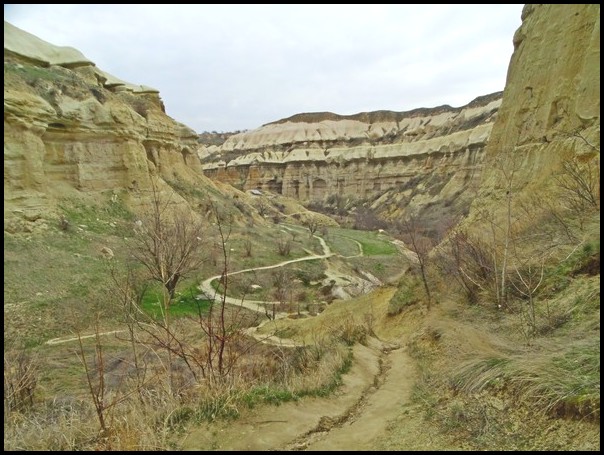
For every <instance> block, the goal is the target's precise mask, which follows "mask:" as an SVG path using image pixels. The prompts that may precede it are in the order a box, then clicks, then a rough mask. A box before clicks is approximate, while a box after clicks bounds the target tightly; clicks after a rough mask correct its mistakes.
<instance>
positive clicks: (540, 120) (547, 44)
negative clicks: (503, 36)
mask: <svg viewBox="0 0 604 455" xmlns="http://www.w3.org/2000/svg"><path fill="white" fill-rule="evenodd" d="M513 41H514V48H515V50H514V54H513V56H512V59H511V62H510V66H509V69H508V76H507V81H506V87H505V91H504V94H503V101H502V104H501V107H500V109H499V113H498V118H497V121H496V122H495V125H494V126H493V131H492V133H491V137H490V139H489V144H488V146H487V149H486V155H487V156H486V158H485V159H486V164H487V165H486V166H485V172H484V175H483V181H482V182H481V185H480V191H479V197H478V198H477V199H476V201H475V202H474V203H473V209H472V211H471V216H470V220H476V219H477V218H478V217H479V213H480V211H481V210H482V209H483V208H484V207H491V208H495V209H496V210H495V215H496V216H499V217H502V218H503V217H505V216H506V215H505V214H504V213H503V212H504V211H505V210H506V209H505V206H506V204H505V203H502V201H506V200H507V198H508V197H511V198H512V199H513V201H512V204H520V203H523V202H524V203H526V202H527V201H529V200H531V199H534V198H535V197H536V196H539V197H540V198H541V204H540V205H543V203H544V202H547V203H550V202H552V203H557V202H558V201H557V200H555V199H557V197H558V196H557V193H556V175H557V174H559V173H560V171H561V163H562V162H563V161H564V160H569V159H573V158H575V159H578V162H581V163H584V164H589V163H591V164H592V169H594V170H596V169H597V178H598V180H599V161H600V152H599V150H600V6H599V5H554V4H552V5H545V4H544V5H526V6H525V7H524V9H523V12H522V25H521V26H520V28H519V29H518V30H517V31H516V33H515V35H514V39H513ZM512 174H513V178H507V179H506V175H507V176H508V177H511V176H512ZM597 197H598V204H599V190H598V195H597ZM533 202H534V201H533ZM497 208H498V210H497Z"/></svg>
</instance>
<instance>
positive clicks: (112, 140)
mask: <svg viewBox="0 0 604 455" xmlns="http://www.w3.org/2000/svg"><path fill="white" fill-rule="evenodd" d="M4 44H5V48H4V217H5V229H6V228H7V220H8V224H10V220H11V219H13V221H14V218H15V217H17V218H25V219H28V220H30V221H31V220H35V219H37V218H40V217H42V216H43V215H44V216H45V214H47V213H49V212H51V211H52V208H53V206H54V204H55V203H56V202H57V201H58V200H60V199H61V198H64V197H69V196H77V195H82V194H86V195H88V196H90V197H92V199H93V200H94V199H95V198H96V199H97V200H99V201H100V199H103V198H107V197H108V194H109V195H112V194H113V193H117V192H119V193H120V195H123V197H124V198H127V199H128V201H129V202H131V203H133V204H136V203H137V201H138V200H139V199H141V191H142V190H144V189H146V188H148V184H149V175H150V174H159V175H160V176H161V177H163V179H164V180H167V181H171V180H175V179H180V180H185V181H187V182H189V183H190V184H194V185H197V186H201V187H203V186H208V185H213V184H212V183H211V182H210V181H209V180H208V179H206V178H205V177H203V175H202V171H201V164H200V161H199V158H198V156H197V147H198V144H197V134H196V133H195V132H194V131H193V130H191V129H190V128H188V127H186V126H185V125H183V124H181V123H179V122H177V121H175V120H173V119H172V118H170V117H169V116H167V115H166V114H165V113H164V106H163V103H162V101H161V98H160V97H159V93H158V92H157V90H155V89H152V88H150V87H146V86H141V85H135V84H130V83H127V82H124V81H121V80H119V79H117V78H115V77H114V76H111V75H109V74H107V73H105V72H103V71H102V70H99V69H98V68H97V67H96V66H95V65H94V63H92V62H91V61H90V60H88V59H87V58H86V57H84V56H83V55H82V54H81V53H80V52H79V51H77V50H75V49H73V48H61V47H57V46H54V45H52V44H49V43H46V42H44V41H42V40H40V39H38V38H36V37H35V36H33V35H30V34H29V33H27V32H24V31H23V30H20V29H18V28H17V27H14V26H12V25H10V24H8V23H6V22H5V23H4ZM106 193H108V194H106ZM122 193H123V194H122ZM13 224H14V223H13Z"/></svg>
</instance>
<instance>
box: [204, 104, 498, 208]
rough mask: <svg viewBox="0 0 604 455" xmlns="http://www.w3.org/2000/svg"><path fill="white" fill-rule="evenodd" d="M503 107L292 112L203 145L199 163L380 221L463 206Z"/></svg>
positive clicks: (246, 183)
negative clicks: (341, 203)
mask: <svg viewBox="0 0 604 455" xmlns="http://www.w3.org/2000/svg"><path fill="white" fill-rule="evenodd" d="M500 104H501V92H498V93H493V94H491V95H487V96H482V97H479V98H476V99H475V100H474V101H472V102H471V103H469V104H468V105H466V106H463V107H458V108H453V107H451V106H440V107H436V108H420V109H415V110H412V111H408V112H393V111H376V112H367V113H360V114H355V115H348V116H343V115H337V114H333V113H329V112H323V113H312V114H298V115H294V116H292V117H289V118H286V119H283V120H280V121H277V122H274V123H269V124H267V125H264V126H262V127H260V128H257V129H255V130H251V131H246V132H243V133H240V134H236V135H233V136H230V137H229V138H228V139H227V140H226V141H225V142H224V144H222V145H221V146H209V147H202V148H201V149H200V157H201V159H202V162H203V166H202V167H203V170H204V173H205V174H206V175H207V176H209V177H211V178H213V179H217V180H220V181H223V182H227V183H229V184H231V185H234V186H236V187H238V188H240V189H244V190H249V189H259V190H267V191H272V192H276V193H280V194H283V195H285V196H289V197H293V198H297V199H299V200H301V201H302V202H305V203H321V202H325V201H326V200H330V201H332V202H333V200H334V198H344V199H349V200H350V199H352V200H354V201H356V202H359V203H367V202H372V203H373V205H374V207H375V208H376V209H377V210H378V211H380V212H382V214H383V215H385V216H388V215H390V216H392V215H396V214H400V213H399V211H398V209H399V208H400V207H406V206H409V205H411V206H414V208H415V209H417V210H419V209H421V208H425V207H427V206H429V205H433V204H451V203H452V202H453V201H456V204H457V205H458V206H464V205H467V204H469V200H470V199H469V198H468V199H467V200H466V198H465V196H470V195H471V192H470V191H469V189H470V188H472V186H473V185H474V184H476V182H477V181H478V179H479V177H480V170H481V162H482V159H483V155H484V148H485V145H486V143H487V140H488V138H489V135H490V133H491V129H492V127H493V122H494V120H495V118H496V114H497V111H498V108H499V106H500ZM462 200H464V202H463V203H461V204H460V201H462ZM458 208H459V207H458Z"/></svg>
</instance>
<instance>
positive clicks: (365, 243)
mask: <svg viewBox="0 0 604 455" xmlns="http://www.w3.org/2000/svg"><path fill="white" fill-rule="evenodd" d="M328 232H329V236H330V237H331V238H332V239H334V240H333V241H335V238H337V237H338V236H339V237H346V238H348V239H350V240H353V241H354V240H356V241H357V242H359V243H360V244H361V246H362V249H363V255H365V256H382V255H385V256H391V255H394V254H397V253H398V249H397V247H396V246H395V245H394V244H392V243H391V242H390V241H389V239H388V238H387V237H386V236H384V235H383V234H380V233H379V232H375V231H357V230H355V229H343V228H329V230H328ZM340 243H341V242H340ZM335 245H336V248H345V250H346V251H347V252H350V251H351V249H352V248H351V247H350V246H349V244H348V245H343V246H337V245H338V243H336V244H335ZM355 245H356V244H355ZM354 251H355V252H354V253H353V254H357V253H358V247H355V249H354ZM344 255H347V254H344Z"/></svg>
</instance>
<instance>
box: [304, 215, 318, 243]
mask: <svg viewBox="0 0 604 455" xmlns="http://www.w3.org/2000/svg"><path fill="white" fill-rule="evenodd" d="M320 225H321V223H319V220H317V219H316V218H312V217H311V218H308V219H307V220H306V221H305V222H304V226H306V227H307V228H308V232H309V236H310V237H311V238H312V236H313V235H315V232H317V229H319V226H320Z"/></svg>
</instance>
